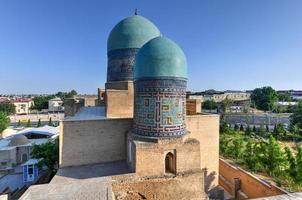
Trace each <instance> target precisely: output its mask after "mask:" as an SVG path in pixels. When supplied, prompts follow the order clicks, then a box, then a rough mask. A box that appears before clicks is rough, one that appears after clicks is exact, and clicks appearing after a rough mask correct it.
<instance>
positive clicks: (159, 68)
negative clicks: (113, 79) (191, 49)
mask: <svg viewBox="0 0 302 200" xmlns="http://www.w3.org/2000/svg"><path fill="white" fill-rule="evenodd" d="M135 60H136V61H135V66H134V79H140V78H143V77H179V78H187V61H186V56H185V54H184V52H183V51H182V49H181V48H180V47H179V46H178V45H177V44H176V43H175V42H173V41H172V40H170V39H168V38H166V37H156V38H154V39H152V40H150V41H149V42H147V43H146V44H145V45H144V46H143V47H142V48H141V49H140V50H139V51H138V53H137V55H136V59H135Z"/></svg>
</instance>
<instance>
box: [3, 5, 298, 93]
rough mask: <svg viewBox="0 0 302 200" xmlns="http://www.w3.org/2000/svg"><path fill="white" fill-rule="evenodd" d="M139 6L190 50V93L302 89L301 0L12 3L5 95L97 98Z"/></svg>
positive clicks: (6, 12)
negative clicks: (109, 49)
mask: <svg viewBox="0 0 302 200" xmlns="http://www.w3.org/2000/svg"><path fill="white" fill-rule="evenodd" d="M135 8H138V13H139V14H140V15H142V16H145V17H147V18H148V19H150V20H151V21H153V22H156V24H157V26H158V27H159V28H160V30H161V33H162V34H163V35H169V37H170V38H171V39H173V40H174V41H175V42H177V43H178V44H179V45H180V46H181V47H182V48H183V50H184V52H186V56H187V61H188V66H189V67H188V69H189V71H188V77H189V78H190V81H189V82H188V90H193V91H200V90H206V89H210V88H213V89H217V90H226V89H233V90H235V89H236V90H249V89H254V88H256V87H261V86H266V85H270V86H272V87H273V88H275V89H301V88H300V87H301V85H302V79H301V74H302V67H301V66H302V59H301V58H302V53H301V52H302V39H301V35H302V24H301V22H300V19H301V18H302V12H301V8H302V2H301V1H299V0H293V1H291V3H288V1H284V0H267V1H260V0H254V1H239V0H234V1H227V0H223V1H212V0H206V1H190V3H185V4H184V3H183V2H182V1H164V2H163V1H159V0H157V1H144V2H142V1H138V0H135V1H106V2H103V1H94V0H91V1H88V2H87V1H71V0H66V1H58V0H56V1H37V0H28V1H17V0H10V1H1V2H0V26H1V31H0V44H1V48H0V85H1V86H5V87H0V93H2V94H3V93H20V94H24V93H55V92H57V91H69V90H71V89H76V90H77V91H78V92H79V93H96V88H97V87H100V86H102V85H103V84H104V82H106V71H107V66H106V65H107V58H106V43H107V37H108V35H109V33H110V30H111V27H113V26H114V24H115V23H116V22H117V21H119V20H121V19H123V18H124V17H126V16H129V15H131V14H133V13H134V9H135Z"/></svg>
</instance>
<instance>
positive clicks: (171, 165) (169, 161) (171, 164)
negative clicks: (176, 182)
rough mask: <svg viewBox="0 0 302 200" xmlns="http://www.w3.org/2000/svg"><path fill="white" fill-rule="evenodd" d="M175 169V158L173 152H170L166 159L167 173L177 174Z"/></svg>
mask: <svg viewBox="0 0 302 200" xmlns="http://www.w3.org/2000/svg"><path fill="white" fill-rule="evenodd" d="M175 169H176V167H175V157H174V155H173V154H172V153H171V152H169V153H167V155H166V158H165V173H172V174H175Z"/></svg>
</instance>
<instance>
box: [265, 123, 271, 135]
mask: <svg viewBox="0 0 302 200" xmlns="http://www.w3.org/2000/svg"><path fill="white" fill-rule="evenodd" d="M265 129H266V132H267V133H269V132H270V131H269V126H268V125H266V126H265Z"/></svg>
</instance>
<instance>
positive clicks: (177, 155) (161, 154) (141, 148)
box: [133, 138, 200, 176]
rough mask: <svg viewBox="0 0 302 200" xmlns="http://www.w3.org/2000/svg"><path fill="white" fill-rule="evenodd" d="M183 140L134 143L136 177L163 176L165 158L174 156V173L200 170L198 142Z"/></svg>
mask: <svg viewBox="0 0 302 200" xmlns="http://www.w3.org/2000/svg"><path fill="white" fill-rule="evenodd" d="M183 139H184V138H177V139H170V140H159V142H158V143H155V142H142V141H134V148H135V151H134V156H133V157H134V158H135V159H134V169H135V172H136V174H137V175H138V176H163V175H165V173H166V172H165V158H166V155H167V154H168V153H172V154H173V156H174V166H175V168H174V169H176V170H175V172H176V173H184V172H188V171H195V170H200V148H199V142H198V141H197V140H194V139H188V140H186V141H184V140H183Z"/></svg>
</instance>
